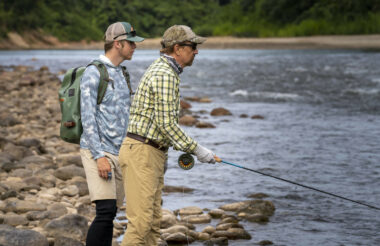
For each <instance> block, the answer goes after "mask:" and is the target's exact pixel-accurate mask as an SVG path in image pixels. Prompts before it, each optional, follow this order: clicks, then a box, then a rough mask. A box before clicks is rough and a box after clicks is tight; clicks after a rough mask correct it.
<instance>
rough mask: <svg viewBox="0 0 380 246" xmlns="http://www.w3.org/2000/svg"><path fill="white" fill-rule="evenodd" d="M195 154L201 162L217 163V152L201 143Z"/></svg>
mask: <svg viewBox="0 0 380 246" xmlns="http://www.w3.org/2000/svg"><path fill="white" fill-rule="evenodd" d="M194 154H195V155H196V156H197V159H198V161H200V162H203V163H211V164H215V159H214V156H215V154H214V153H213V152H212V151H211V150H209V149H206V148H205V147H203V146H202V145H200V144H198V145H197V147H196V148H195V150H194Z"/></svg>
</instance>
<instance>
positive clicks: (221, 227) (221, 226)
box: [215, 223, 243, 231]
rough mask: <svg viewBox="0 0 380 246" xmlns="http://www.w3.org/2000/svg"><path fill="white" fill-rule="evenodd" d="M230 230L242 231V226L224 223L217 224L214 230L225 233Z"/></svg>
mask: <svg viewBox="0 0 380 246" xmlns="http://www.w3.org/2000/svg"><path fill="white" fill-rule="evenodd" d="M230 228H242V229H243V226H242V225H240V224H238V223H224V224H218V225H217V226H216V228H215V229H216V230H217V231H226V230H228V229H230Z"/></svg>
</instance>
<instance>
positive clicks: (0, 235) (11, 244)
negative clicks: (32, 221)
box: [0, 225, 49, 246]
mask: <svg viewBox="0 0 380 246" xmlns="http://www.w3.org/2000/svg"><path fill="white" fill-rule="evenodd" d="M0 245H3V246H48V245H49V243H48V241H47V239H46V237H45V236H43V235H41V234H40V233H38V232H36V231H33V230H20V229H15V228H12V227H10V226H5V225H0Z"/></svg>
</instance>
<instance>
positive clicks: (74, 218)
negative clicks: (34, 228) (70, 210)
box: [44, 214, 88, 241]
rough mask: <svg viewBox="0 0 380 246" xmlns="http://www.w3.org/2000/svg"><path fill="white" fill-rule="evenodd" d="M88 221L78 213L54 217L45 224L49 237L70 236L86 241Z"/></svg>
mask: <svg viewBox="0 0 380 246" xmlns="http://www.w3.org/2000/svg"><path fill="white" fill-rule="evenodd" d="M87 223H88V221H87V219H86V218H85V217H83V216H81V215H77V214H69V215H66V216H64V217H62V218H60V219H54V220H52V221H50V222H49V223H47V224H46V225H45V228H44V229H45V231H46V232H47V234H48V236H49V237H58V236H63V237H69V238H73V239H75V240H78V241H84V240H85V238H86V236H87V230H88V225H87Z"/></svg>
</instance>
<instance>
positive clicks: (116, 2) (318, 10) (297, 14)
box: [0, 0, 380, 41]
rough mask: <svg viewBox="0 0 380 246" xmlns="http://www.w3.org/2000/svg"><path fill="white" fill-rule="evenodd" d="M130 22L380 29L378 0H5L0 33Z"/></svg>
mask: <svg viewBox="0 0 380 246" xmlns="http://www.w3.org/2000/svg"><path fill="white" fill-rule="evenodd" d="M116 21H128V22H130V23H131V24H132V25H133V26H134V27H135V29H136V30H137V32H138V35H140V36H143V37H159V36H162V34H163V32H164V31H165V30H166V28H168V27H169V26H171V25H174V24H184V25H189V26H191V27H192V28H193V29H194V31H196V32H197V33H199V34H200V35H204V36H210V35H214V36H226V35H230V36H242V37H249V36H254V37H271V36H307V35H327V34H373V33H380V0H360V1H359V0H203V1H202V0H161V1H158V0H156V1H155V0H81V1H77V0H17V1H12V0H4V1H0V38H1V37H5V36H6V34H7V33H8V32H11V31H15V32H19V33H22V32H24V31H30V30H43V32H45V33H50V34H51V35H54V36H56V37H58V38H59V39H60V40H64V41H77V40H83V39H85V40H100V39H102V37H103V34H104V31H105V29H106V28H107V26H108V25H109V24H111V23H113V22H116Z"/></svg>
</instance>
